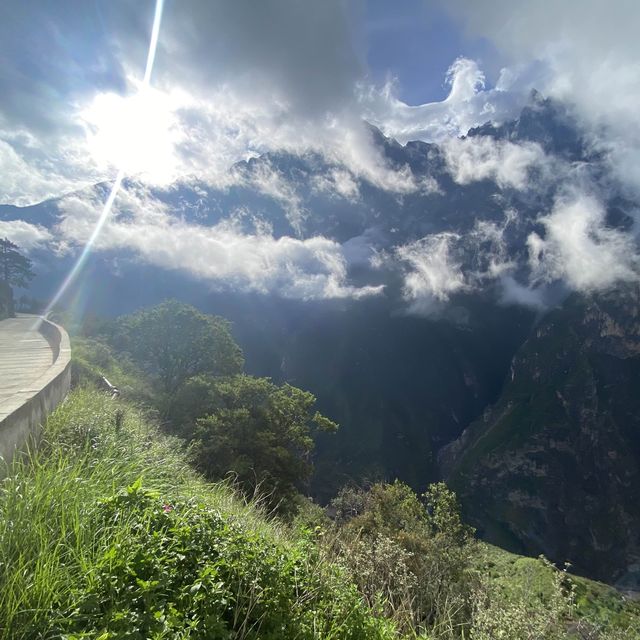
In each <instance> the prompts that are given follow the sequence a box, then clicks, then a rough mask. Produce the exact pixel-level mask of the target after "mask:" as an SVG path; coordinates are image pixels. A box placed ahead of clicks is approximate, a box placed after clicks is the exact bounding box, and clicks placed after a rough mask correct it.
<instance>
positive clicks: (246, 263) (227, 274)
mask: <svg viewBox="0 0 640 640" xmlns="http://www.w3.org/2000/svg"><path fill="white" fill-rule="evenodd" d="M100 209H101V205H100V203H99V201H98V200H97V199H92V198H86V197H80V196H72V197H69V198H65V199H64V200H63V201H62V202H61V203H60V211H61V214H62V220H61V222H60V225H59V228H58V231H59V233H61V234H62V235H63V237H64V238H66V239H67V240H68V241H70V242H71V243H75V244H81V243H84V242H86V240H87V238H88V237H89V236H90V234H91V232H92V230H93V225H94V224H95V221H96V219H97V217H98V215H99V212H100ZM112 249H129V250H133V251H134V252H135V254H136V255H137V256H138V257H139V259H140V260H143V261H144V262H147V263H150V264H153V265H157V266H159V267H163V268H165V269H176V270H181V271H184V272H187V273H190V274H191V275H193V276H195V277H198V278H201V279H203V280H207V281H208V282H209V283H211V285H212V286H214V287H219V288H225V287H230V288H231V287H232V288H235V289H239V290H248V291H258V292H261V293H275V294H278V295H281V296H284V297H291V298H300V299H305V300H308V299H322V298H341V297H352V298H359V297H362V296H368V295H377V294H379V293H381V291H382V287H352V286H350V285H349V284H348V282H347V263H346V260H345V257H344V254H343V251H342V248H341V247H340V245H339V244H338V243H336V242H334V241H332V240H329V239H327V238H323V237H314V238H309V239H306V240H298V239H296V238H291V237H281V238H278V239H276V238H274V237H273V236H271V235H268V234H257V233H256V234H243V233H242V232H240V231H239V230H238V229H237V228H236V226H235V225H234V224H233V223H232V222H226V223H220V224H218V225H216V226H213V227H205V226H201V225H196V224H189V223H186V222H183V221H181V220H177V219H175V218H173V217H172V216H171V215H170V214H169V212H168V210H167V208H166V206H165V205H164V204H162V203H161V202H159V201H158V200H155V199H154V198H152V197H151V196H150V195H149V194H148V192H147V191H146V190H144V189H142V188H140V189H130V190H126V191H123V192H121V194H120V195H119V196H118V198H117V199H116V203H115V207H114V216H113V217H112V218H111V219H110V220H109V221H108V222H107V224H106V225H105V226H104V228H103V231H102V233H101V234H100V236H99V238H98V240H97V242H96V245H95V250H98V251H106V250H112Z"/></svg>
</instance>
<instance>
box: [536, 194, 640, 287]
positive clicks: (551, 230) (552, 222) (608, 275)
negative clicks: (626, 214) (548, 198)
mask: <svg viewBox="0 0 640 640" xmlns="http://www.w3.org/2000/svg"><path fill="white" fill-rule="evenodd" d="M605 217H606V212H605V210H604V207H603V206H602V204H601V203H600V202H598V201H597V200H596V199H595V198H594V197H592V196H589V195H585V194H584V193H580V192H576V193H571V194H568V195H566V196H563V197H561V198H559V199H558V200H557V201H556V203H555V206H554V208H553V210H552V212H551V213H550V214H549V215H547V216H543V217H542V218H540V222H542V223H543V224H544V226H545V228H546V234H545V238H544V239H543V238H541V237H540V236H539V235H538V234H537V233H532V234H531V235H530V236H529V237H528V239H527V245H528V248H529V260H530V265H531V269H532V281H533V282H534V283H535V282H543V283H544V282H553V281H554V280H560V279H562V280H564V281H566V283H567V284H568V285H569V286H570V287H571V288H573V289H576V290H578V291H596V290H603V289H607V288H610V287H611V286H613V285H615V284H616V283H619V282H625V281H635V280H637V279H638V257H637V247H636V243H635V241H634V239H633V238H632V237H631V236H629V235H628V234H625V233H623V232H621V231H617V230H615V229H611V228H608V227H606V226H605Z"/></svg>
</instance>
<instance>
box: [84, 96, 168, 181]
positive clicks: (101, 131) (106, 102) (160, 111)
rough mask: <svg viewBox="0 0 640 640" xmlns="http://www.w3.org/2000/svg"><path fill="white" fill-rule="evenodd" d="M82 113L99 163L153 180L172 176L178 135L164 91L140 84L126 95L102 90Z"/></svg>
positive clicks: (93, 152) (92, 154) (88, 140)
mask: <svg viewBox="0 0 640 640" xmlns="http://www.w3.org/2000/svg"><path fill="white" fill-rule="evenodd" d="M81 117H82V121H83V122H84V123H85V125H86V129H87V142H88V147H89V151H90V153H91V156H92V158H93V159H94V160H95V162H96V163H97V164H98V165H99V166H102V167H116V168H118V169H122V170H123V171H124V172H125V173H126V174H127V175H131V176H134V175H135V176H143V177H144V178H145V179H146V180H148V181H150V182H154V183H165V182H169V181H171V179H172V178H173V177H174V176H175V172H176V167H177V157H176V146H177V144H178V142H179V137H180V136H179V126H178V125H179V123H178V121H177V118H176V115H175V104H174V103H173V100H172V98H171V96H170V95H169V94H167V93H164V92H162V91H159V90H157V89H153V88H151V87H148V86H144V85H142V86H140V88H139V90H138V91H136V92H135V93H134V94H132V95H129V96H123V95H119V94H116V93H101V94H98V95H96V96H95V97H94V99H93V101H92V102H91V104H90V105H89V106H88V107H87V108H86V109H84V110H83V111H82V113H81Z"/></svg>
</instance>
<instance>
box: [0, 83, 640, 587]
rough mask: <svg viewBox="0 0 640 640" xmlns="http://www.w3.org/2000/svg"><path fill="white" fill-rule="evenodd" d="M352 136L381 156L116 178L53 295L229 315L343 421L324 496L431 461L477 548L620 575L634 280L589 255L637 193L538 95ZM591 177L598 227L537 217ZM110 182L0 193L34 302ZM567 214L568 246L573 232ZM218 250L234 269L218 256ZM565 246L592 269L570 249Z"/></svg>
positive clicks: (634, 525)
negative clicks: (367, 160)
mask: <svg viewBox="0 0 640 640" xmlns="http://www.w3.org/2000/svg"><path fill="white" fill-rule="evenodd" d="M370 136H371V140H372V144H373V148H375V149H376V150H377V151H376V153H378V154H379V156H380V158H381V159H382V160H381V161H380V162H381V164H380V163H379V164H378V165H375V166H374V168H375V169H376V170H375V171H373V170H361V171H357V170H355V169H354V168H353V167H352V166H346V165H342V164H340V163H339V162H338V161H336V160H335V159H330V158H325V157H323V156H322V155H320V154H317V153H307V154H304V155H300V156H297V155H293V154H291V153H285V152H280V153H269V154H264V155H262V156H260V157H257V158H252V159H250V160H247V161H245V162H241V163H238V164H237V165H236V166H234V167H233V168H232V169H231V171H230V174H229V179H228V181H227V183H225V184H224V185H218V186H217V187H216V186H212V185H211V184H207V183H205V182H201V181H196V180H191V181H183V182H181V183H177V184H175V185H172V186H171V187H168V188H164V189H160V188H149V187H147V186H145V185H142V184H140V183H138V182H136V181H135V180H129V181H126V182H125V185H124V188H123V194H122V198H121V199H120V200H119V202H118V204H117V209H116V211H115V213H114V216H113V218H112V220H111V221H110V222H109V223H108V224H107V226H106V227H105V232H104V233H103V237H102V239H101V240H100V242H99V243H98V247H97V250H95V251H94V252H92V253H91V255H90V256H89V258H88V260H87V262H86V265H85V268H84V270H83V272H82V275H81V276H80V277H79V278H78V280H77V281H76V282H75V284H74V286H73V287H72V289H71V290H70V291H69V292H68V293H67V294H66V296H65V298H64V299H63V303H64V304H65V305H67V306H68V307H69V308H70V309H72V310H74V311H76V312H77V313H78V314H84V313H86V312H87V311H93V312H96V313H100V314H103V315H107V316H114V315H118V314H121V313H126V312H130V311H132V310H134V309H135V308H138V307H140V306H142V305H145V304H153V303H155V302H158V301H160V300H162V299H163V298H166V297H178V298H180V299H182V300H184V301H186V302H190V303H192V304H195V305H196V306H198V307H200V308H201V309H203V310H204V311H207V312H213V313H218V314H220V315H223V316H225V317H227V318H229V319H230V320H231V321H232V322H233V327H234V334H235V337H236V339H237V340H238V342H239V343H240V344H241V345H242V347H243V349H244V352H245V356H246V361H247V370H248V372H249V373H252V374H257V375H267V376H271V377H273V378H274V379H275V380H277V381H288V382H291V383H292V384H295V385H297V386H299V387H302V388H306V389H309V390H310V391H312V392H313V393H314V394H315V395H316V396H317V397H318V404H319V409H320V410H321V411H322V413H324V414H325V415H327V416H329V417H331V418H332V419H334V420H335V421H337V422H339V423H340V425H341V429H340V431H339V433H338V434H337V435H336V436H332V437H322V438H321V439H320V441H319V443H318V447H317V459H316V469H317V473H316V477H315V478H314V480H313V483H312V487H311V489H312V492H313V494H314V496H315V497H316V498H317V499H318V500H320V501H325V500H328V499H329V498H330V497H332V496H333V495H334V494H335V491H336V489H337V488H338V487H339V486H341V485H342V484H344V482H345V481H348V480H354V481H357V482H361V481H363V480H366V479H369V480H373V479H379V478H394V477H399V478H400V479H402V480H405V481H407V482H408V483H410V484H411V485H412V486H413V487H414V488H416V489H420V490H422V489H424V488H425V486H426V484H427V483H428V482H430V481H433V480H434V479H436V478H438V477H439V476H440V475H441V474H444V475H446V477H448V478H449V481H450V482H451V483H452V484H453V486H454V487H455V488H456V490H457V491H458V492H459V493H460V495H461V497H462V499H463V503H464V505H465V508H466V510H467V513H468V515H469V517H470V518H471V519H472V521H473V522H474V524H475V525H476V526H477V527H478V529H479V531H480V532H481V534H482V535H483V536H484V537H486V538H487V539H488V540H490V541H493V542H496V543H498V544H502V545H503V546H505V547H507V548H510V549H515V550H519V551H526V552H528V553H533V554H537V553H540V552H544V553H546V554H548V556H549V557H550V558H551V559H553V560H554V561H560V562H562V561H564V560H571V561H572V562H574V563H575V565H576V567H577V568H578V569H579V570H580V571H582V572H583V573H585V574H588V575H592V576H596V577H599V578H603V579H607V580H610V581H615V580H622V581H623V582H625V581H626V582H625V583H626V584H632V583H634V578H633V576H634V564H635V563H636V562H637V558H638V540H637V539H636V538H635V537H634V536H635V534H634V532H637V531H639V530H640V513H639V511H638V507H637V505H638V504H639V502H638V499H637V498H638V495H637V489H636V488H637V487H638V486H639V485H638V482H637V480H638V478H637V468H638V465H639V464H640V449H639V448H638V444H637V443H638V442H639V441H640V439H639V437H638V436H637V435H636V434H638V424H637V416H638V415H640V414H639V413H638V408H640V407H637V402H638V401H637V400H636V396H637V395H638V394H637V381H638V379H639V378H638V373H639V372H638V370H637V367H638V361H637V353H636V351H634V350H635V349H636V345H637V330H636V327H637V324H636V323H637V317H638V314H637V310H638V296H637V291H636V290H635V289H634V288H633V287H631V286H629V287H624V286H617V287H610V286H608V284H607V275H608V274H607V273H606V272H607V271H614V270H615V264H613V266H612V267H611V268H610V269H605V268H600V267H599V266H598V264H599V263H597V261H596V258H597V255H596V254H597V253H598V252H604V251H609V253H611V252H613V253H614V255H618V256H619V257H620V260H619V263H620V265H622V264H623V262H624V257H625V251H621V250H620V247H623V248H624V247H630V246H631V244H630V243H631V242H632V240H630V239H629V238H631V234H632V233H633V228H634V227H633V211H634V207H637V203H634V202H633V201H630V200H629V199H628V196H627V195H625V193H624V191H623V190H622V189H621V188H619V185H618V184H617V183H616V182H615V180H614V178H613V177H612V176H611V175H610V168H609V165H608V164H607V159H606V157H605V156H604V155H603V154H602V153H599V152H598V151H597V150H594V148H593V145H591V144H590V143H589V142H588V141H587V140H585V139H584V137H583V134H582V133H581V131H580V129H579V128H578V127H577V125H576V123H575V122H574V121H573V120H572V117H571V114H570V111H569V110H568V109H566V108H564V107H563V106H562V105H559V104H558V103H554V102H552V101H550V100H545V99H543V98H541V97H540V96H539V95H537V94H534V95H532V97H531V101H530V103H529V104H528V105H527V106H526V107H525V109H524V110H523V111H522V113H521V114H520V117H519V118H517V119H516V120H513V121H511V122H505V123H501V124H496V123H487V124H485V125H483V126H482V127H478V128H476V129H473V130H471V131H470V132H469V133H468V135H467V136H466V137H464V138H461V139H458V140H452V141H448V142H445V143H442V144H440V145H436V144H430V143H426V142H420V141H416V142H409V143H407V144H406V145H400V144H399V143H397V142H396V141H394V140H392V139H389V138H387V137H385V136H384V135H383V134H382V133H381V132H380V131H379V130H377V129H375V128H373V127H371V128H370ZM376 167H377V168H376ZM376 172H377V173H376ZM585 183H588V184H589V185H591V187H590V188H591V190H592V191H593V192H594V193H596V194H597V196H598V201H599V202H601V206H602V220H600V218H598V215H599V213H598V210H597V208H596V209H595V210H590V215H591V218H589V220H590V221H591V222H589V224H590V225H591V226H588V227H587V228H582V227H580V225H577V226H576V225H575V224H574V225H573V226H572V225H571V224H567V223H565V222H564V218H562V217H560V222H557V220H556V222H553V220H555V219H556V218H558V216H559V215H560V213H563V212H564V209H562V207H563V206H564V203H565V199H566V198H567V187H568V185H574V186H575V185H582V184H585ZM108 188H109V185H106V184H103V185H97V186H95V187H90V188H88V189H86V190H84V191H81V192H78V193H75V194H69V195H67V196H64V197H62V198H58V199H55V200H50V201H47V202H44V203H41V204H38V205H34V206H32V207H26V208H18V207H10V206H6V205H5V206H0V222H5V223H9V222H11V221H13V222H15V221H22V222H23V223H26V224H27V225H31V226H30V227H27V230H29V229H31V230H33V229H40V232H39V233H40V235H41V236H43V237H44V236H46V237H47V239H46V240H44V241H41V242H38V243H34V246H33V248H32V250H31V251H30V255H31V257H32V258H33V260H34V261H35V263H36V268H37V271H38V273H39V276H38V278H37V279H36V281H34V284H33V287H32V293H33V294H34V295H35V296H36V297H40V298H43V299H45V298H48V297H50V296H51V295H52V293H53V292H54V291H55V290H56V289H57V287H58V286H59V284H60V282H61V281H62V279H63V278H64V275H65V274H66V273H67V271H68V270H69V268H70V267H71V265H72V264H73V261H74V259H75V257H76V256H77V253H78V249H77V247H78V245H79V243H80V241H81V239H82V234H81V233H80V231H79V230H80V229H81V228H83V226H86V224H85V222H86V216H87V214H86V212H87V211H89V212H90V211H92V210H95V209H96V208H98V209H99V207H100V206H101V205H100V203H101V202H103V201H104V200H105V198H106V193H107V190H108ZM576 188H577V187H576ZM585 202H587V203H589V202H591V200H585ZM566 208H567V207H565V209H566ZM592 209H593V207H592ZM572 211H573V209H571V208H570V207H569V213H571V212H572ZM594 211H595V213H594ZM563 215H564V213H563ZM83 216H84V217H83ZM553 216H556V218H553ZM554 225H555V226H554ZM574 227H575V228H577V232H576V233H579V234H581V235H579V236H577V238H578V240H580V242H581V243H582V244H580V245H579V246H578V244H577V241H576V243H574V244H572V245H571V246H568V247H567V246H565V245H564V244H563V242H564V241H565V239H566V238H569V237H570V232H573V231H575V228H574ZM42 230H44V232H43V231H42ZM45 232H46V233H45ZM25 233H26V232H25ZM554 234H555V235H554ZM85 237H86V234H85ZM192 238H193V241H192V240H191V239H192ZM621 238H624V239H625V240H624V241H622V240H620V239H621ZM633 241H635V240H633ZM181 242H182V243H183V244H180V243H181ZM220 247H222V250H223V254H222V258H220V259H218V260H217V261H218V262H220V263H221V264H222V263H224V264H225V265H228V267H225V268H226V270H225V271H221V272H218V271H215V270H214V271H212V269H211V265H212V264H214V263H216V264H217V262H216V259H214V258H212V257H211V256H212V255H213V253H212V252H214V251H220V250H221V249H220ZM247 247H248V248H247ZM265 247H266V249H265ZM583 247H586V250H593V251H594V260H593V261H589V260H587V261H586V262H581V261H580V260H582V254H581V255H580V256H579V258H580V260H578V261H577V262H575V253H576V252H577V251H578V250H582V249H583ZM611 247H613V249H611ZM569 251H573V253H568V252H569ZM609 253H607V255H606V256H605V257H607V256H608V255H609ZM256 254H258V255H259V256H260V260H259V261H258V262H257V263H256V264H257V266H255V265H254V262H253V260H254V256H255V255H256ZM567 256H568V258H567ZM564 260H568V261H569V266H566V265H564V262H563V261H564ZM571 260H574V263H575V264H574V263H572V262H571ZM576 264H577V265H578V266H577V267H576V266H575V265H576ZM583 265H584V266H583ZM589 265H591V267H589ZM565 266H566V268H565ZM563 269H564V270H563ZM589 269H591V270H592V271H594V273H591V272H589ZM619 269H620V273H622V274H623V275H628V273H630V271H629V269H627V270H626V271H625V270H623V269H622V267H621V266H620V267H619ZM265 273H266V274H267V275H265ZM587 276H589V277H590V278H591V279H590V280H586V278H587ZM610 279H611V280H612V281H613V280H615V278H613V276H612V278H610ZM593 282H596V284H597V285H598V286H597V287H595V288H594V285H593ZM594 290H597V291H600V293H592V291H594ZM438 459H439V461H440V465H439V464H438Z"/></svg>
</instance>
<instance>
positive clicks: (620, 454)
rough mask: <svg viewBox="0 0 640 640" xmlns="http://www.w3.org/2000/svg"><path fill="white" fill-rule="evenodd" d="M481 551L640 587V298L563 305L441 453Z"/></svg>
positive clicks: (626, 293)
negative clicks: (499, 551) (489, 544)
mask: <svg viewBox="0 0 640 640" xmlns="http://www.w3.org/2000/svg"><path fill="white" fill-rule="evenodd" d="M440 463H441V467H442V469H443V471H444V473H445V475H446V476H447V477H448V479H449V481H450V483H451V484H452V486H453V487H454V488H455V489H456V490H457V491H459V492H460V495H461V497H462V499H463V501H464V504H465V507H466V510H467V513H468V515H469V517H470V518H471V519H472V521H473V522H474V523H475V524H476V525H477V526H478V527H479V529H480V532H481V534H482V535H483V536H484V537H485V538H486V539H488V540H491V541H494V542H496V543H499V544H501V545H503V546H505V547H507V548H511V549H518V550H519V551H521V552H524V553H527V554H538V553H544V554H546V555H547V556H548V557H550V558H552V559H554V560H556V561H560V562H562V561H570V562H571V563H572V564H573V565H574V568H575V570H577V571H579V572H582V573H585V574H588V575H591V576H595V577H597V578H599V579H602V580H608V581H617V582H618V584H619V585H620V586H625V587H635V588H638V585H639V584H640V581H639V578H640V290H639V289H638V288H625V289H624V290H618V291H615V292H610V293H608V294H603V295H597V296H590V297H580V296H574V297H572V298H570V299H569V300H568V301H567V302H566V303H565V305H564V306H563V307H562V308H561V309H557V310H555V311H553V312H552V313H549V314H548V315H547V316H546V317H545V318H543V319H542V320H541V322H540V323H539V324H538V325H537V327H536V328H535V330H534V331H533V333H532V335H531V336H530V337H529V339H528V340H527V341H526V342H525V343H524V345H523V346H522V347H521V348H520V349H519V351H518V352H517V354H516V356H515V357H514V359H513V363H512V365H511V372H510V374H509V377H508V379H507V382H506V383H505V386H504V389H503V392H502V394H501V396H500V399H499V400H498V402H496V403H495V404H494V405H493V406H492V407H491V408H489V409H487V410H486V412H485V414H484V416H483V417H482V418H481V419H479V420H477V421H476V422H474V423H473V424H472V425H471V426H469V427H468V428H467V429H466V430H465V432H464V433H463V434H462V436H461V437H460V438H459V439H458V440H457V441H455V442H454V443H452V444H450V445H448V446H447V447H445V448H444V450H443V451H442V452H441V454H440Z"/></svg>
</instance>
